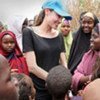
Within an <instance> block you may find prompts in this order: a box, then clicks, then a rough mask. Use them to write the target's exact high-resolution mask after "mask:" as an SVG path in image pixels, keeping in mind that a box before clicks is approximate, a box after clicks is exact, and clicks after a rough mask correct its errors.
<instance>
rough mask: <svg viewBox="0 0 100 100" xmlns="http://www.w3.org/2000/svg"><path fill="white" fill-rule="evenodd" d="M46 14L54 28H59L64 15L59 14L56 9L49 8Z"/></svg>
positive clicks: (49, 23) (48, 21)
mask: <svg viewBox="0 0 100 100" xmlns="http://www.w3.org/2000/svg"><path fill="white" fill-rule="evenodd" d="M46 16H47V23H48V25H49V26H50V27H52V28H54V29H57V27H58V25H59V24H60V23H61V20H62V17H61V16H60V15H58V14H57V13H56V12H55V11H53V10H49V9H48V11H47V14H46Z"/></svg>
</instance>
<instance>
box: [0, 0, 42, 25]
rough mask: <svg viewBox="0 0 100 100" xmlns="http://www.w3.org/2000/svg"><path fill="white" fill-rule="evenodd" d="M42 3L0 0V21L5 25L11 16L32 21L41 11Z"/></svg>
mask: <svg viewBox="0 0 100 100" xmlns="http://www.w3.org/2000/svg"><path fill="white" fill-rule="evenodd" d="M42 3H43V0H0V21H2V22H4V23H6V20H7V18H8V17H9V16H12V15H22V16H25V17H28V18H29V19H32V18H34V16H35V15H36V14H38V13H39V11H40V10H41V5H42Z"/></svg>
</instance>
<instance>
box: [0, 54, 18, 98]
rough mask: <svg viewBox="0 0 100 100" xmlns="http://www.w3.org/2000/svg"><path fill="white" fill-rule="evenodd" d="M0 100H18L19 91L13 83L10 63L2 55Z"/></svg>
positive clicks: (0, 59) (0, 61)
mask: <svg viewBox="0 0 100 100" xmlns="http://www.w3.org/2000/svg"><path fill="white" fill-rule="evenodd" d="M0 100H18V93H17V90H16V88H15V86H14V84H13V82H12V81H11V74H10V67H9V63H8V61H7V59H6V58H4V57H3V56H2V55H0Z"/></svg>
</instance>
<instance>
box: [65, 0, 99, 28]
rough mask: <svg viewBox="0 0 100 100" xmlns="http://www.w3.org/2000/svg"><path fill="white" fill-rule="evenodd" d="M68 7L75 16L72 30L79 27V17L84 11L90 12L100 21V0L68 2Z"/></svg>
mask: <svg viewBox="0 0 100 100" xmlns="http://www.w3.org/2000/svg"><path fill="white" fill-rule="evenodd" d="M66 6H67V8H68V10H69V12H70V14H71V15H72V16H73V20H72V30H75V29H77V28H78V26H79V23H78V21H79V15H80V13H81V12H83V11H90V12H93V13H94V14H96V16H97V17H98V18H99V19H100V0H66Z"/></svg>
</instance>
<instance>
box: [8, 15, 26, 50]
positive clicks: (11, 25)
mask: <svg viewBox="0 0 100 100" xmlns="http://www.w3.org/2000/svg"><path fill="white" fill-rule="evenodd" d="M7 25H8V30H9V31H12V32H13V33H14V34H15V36H16V39H17V42H18V45H19V47H20V49H21V51H23V48H22V34H23V28H25V27H27V26H28V19H27V18H26V17H24V16H21V15H15V16H10V17H9V18H8V21H7Z"/></svg>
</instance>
